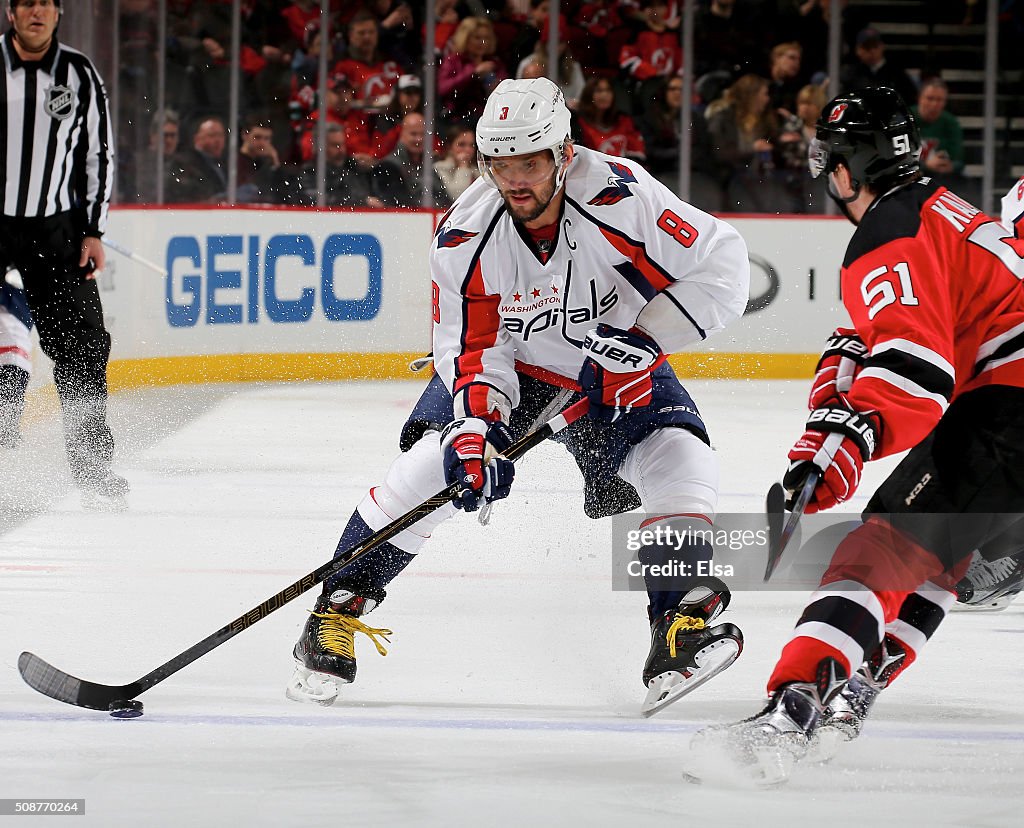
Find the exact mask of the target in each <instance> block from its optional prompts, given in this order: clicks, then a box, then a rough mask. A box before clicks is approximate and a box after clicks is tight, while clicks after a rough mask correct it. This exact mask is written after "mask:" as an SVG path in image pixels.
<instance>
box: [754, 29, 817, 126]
mask: <svg viewBox="0 0 1024 828" xmlns="http://www.w3.org/2000/svg"><path fill="white" fill-rule="evenodd" d="M802 55H803V47H802V46H801V45H800V44H799V43H797V42H796V41H789V42H787V43H779V44H778V45H777V46H775V47H774V48H773V49H772V51H771V61H770V63H771V68H770V69H769V70H768V94H769V95H770V96H771V102H772V103H771V105H772V108H773V109H775V110H783V111H782V112H779V113H778V114H779V117H780V118H790V117H792V116H794V115H796V96H797V93H798V92H799V91H800V88H801V87H802V86H803V85H804V84H803V82H802V81H801V77H802V74H801V72H800V59H801V56H802ZM824 105H825V104H824V103H823V104H822V106H824Z"/></svg>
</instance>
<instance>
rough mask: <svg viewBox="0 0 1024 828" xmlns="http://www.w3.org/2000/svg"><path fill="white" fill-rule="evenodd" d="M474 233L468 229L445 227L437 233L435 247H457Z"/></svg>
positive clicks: (474, 234)
mask: <svg viewBox="0 0 1024 828" xmlns="http://www.w3.org/2000/svg"><path fill="white" fill-rule="evenodd" d="M476 235H478V234H477V233H471V232H469V230H459V229H457V228H455V227H445V228H443V229H442V230H441V232H440V233H438V234H437V249H438V250H440V249H441V248H442V247H458V246H459V245H460V244H465V243H466V242H468V241H469V240H470V239H471V238H473V236H476Z"/></svg>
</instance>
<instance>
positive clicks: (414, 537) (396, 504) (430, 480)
mask: <svg viewBox="0 0 1024 828" xmlns="http://www.w3.org/2000/svg"><path fill="white" fill-rule="evenodd" d="M445 485H446V484H445V479H444V469H443V468H442V465H441V448H440V435H439V434H438V432H436V431H428V432H427V433H426V434H424V435H423V436H422V437H421V438H420V439H419V440H418V441H417V442H416V443H415V444H414V445H413V446H412V448H410V449H409V450H408V451H406V452H403V453H402V454H400V455H399V456H398V457H397V458H395V460H394V462H393V463H392V464H391V467H390V468H389V469H388V472H387V475H385V477H384V482H383V483H382V484H381V485H379V486H375V487H373V488H372V489H370V491H369V493H368V494H367V495H366V497H364V498H363V500H362V502H361V503H360V504H359V507H358V512H359V515H360V517H362V519H363V520H364V521H366V524H367V526H369V527H370V528H371V529H373V530H374V531H375V532H376V531H377V530H378V529H382V528H384V527H385V526H387V525H388V524H389V523H391V522H392V521H393V520H395V519H396V518H399V517H401V516H402V515H404V514H405V513H406V512H408V511H409V510H410V509H413V508H415V507H416V506H419V505H420V504H421V503H422V502H423V501H424V500H427V499H428V498H430V497H432V496H434V495H436V494H437V493H438V492H439V491H441V490H442V489H444V487H445ZM455 511H456V509H455V507H454V506H452V505H451V504H450V503H446V504H445V505H444V506H442V507H441V508H440V509H437V510H436V511H435V512H433V513H431V514H430V515H427V516H426V517H425V518H423V519H422V520H420V521H419V522H417V523H415V524H413V525H412V526H411V527H409V528H408V529H404V530H402V531H401V532H400V533H399V534H397V535H395V537H393V538H392V539H391V543H393V544H394V545H395V546H396V547H398V548H399V549H401V550H402V551H404V552H408V553H410V554H413V555H415V554H416V553H417V552H419V550H420V547H422V546H423V544H424V543H426V540H427V538H429V537H430V534H431V532H433V531H434V528H435V527H437V526H438V525H439V524H440V523H441V522H443V521H444V520H447V519H448V518H449V517H451V516H452V515H453V514H455Z"/></svg>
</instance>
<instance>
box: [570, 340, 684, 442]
mask: <svg viewBox="0 0 1024 828" xmlns="http://www.w3.org/2000/svg"><path fill="white" fill-rule="evenodd" d="M583 352H584V353H585V354H586V355H587V358H586V360H585V361H584V363H583V368H582V370H581V371H580V387H582V388H583V391H584V392H585V393H586V395H587V396H588V397H589V398H590V415H591V416H592V417H596V418H597V419H599V420H608V421H610V422H615V421H616V420H617V419H618V418H619V417H621V416H622V415H623V414H628V413H629V412H630V411H632V410H633V409H634V408H639V407H643V406H646V405H650V403H651V395H652V394H653V389H654V386H653V380H652V378H651V375H652V373H653V372H654V370H655V369H656V368H657V367H658V366H659V365H661V363H662V362H664V361H665V355H664V354H663V353H662V352H661V348H659V347H658V344H657V343H656V342H655V341H654V340H653V339H651V338H650V337H648V336H646V335H645V334H643V333H641V332H640V331H638V330H636V329H635V328H633V329H630V330H628V331H624V330H622V329H621V328H613V327H611V326H610V325H603V324H602V325H598V326H597V328H595V329H594V330H592V331H591V332H590V333H588V334H587V336H586V338H585V339H584V340H583Z"/></svg>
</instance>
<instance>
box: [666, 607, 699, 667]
mask: <svg viewBox="0 0 1024 828" xmlns="http://www.w3.org/2000/svg"><path fill="white" fill-rule="evenodd" d="M703 629H704V619H703V618H693V617H692V616H689V615H677V616H676V619H675V621H673V622H672V623H671V625H669V628H668V631H667V632H666V633H665V641H666V643H667V644H668V654H669V655H670V656H672V658H675V657H676V633H678V632H697V631H698V630H703Z"/></svg>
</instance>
